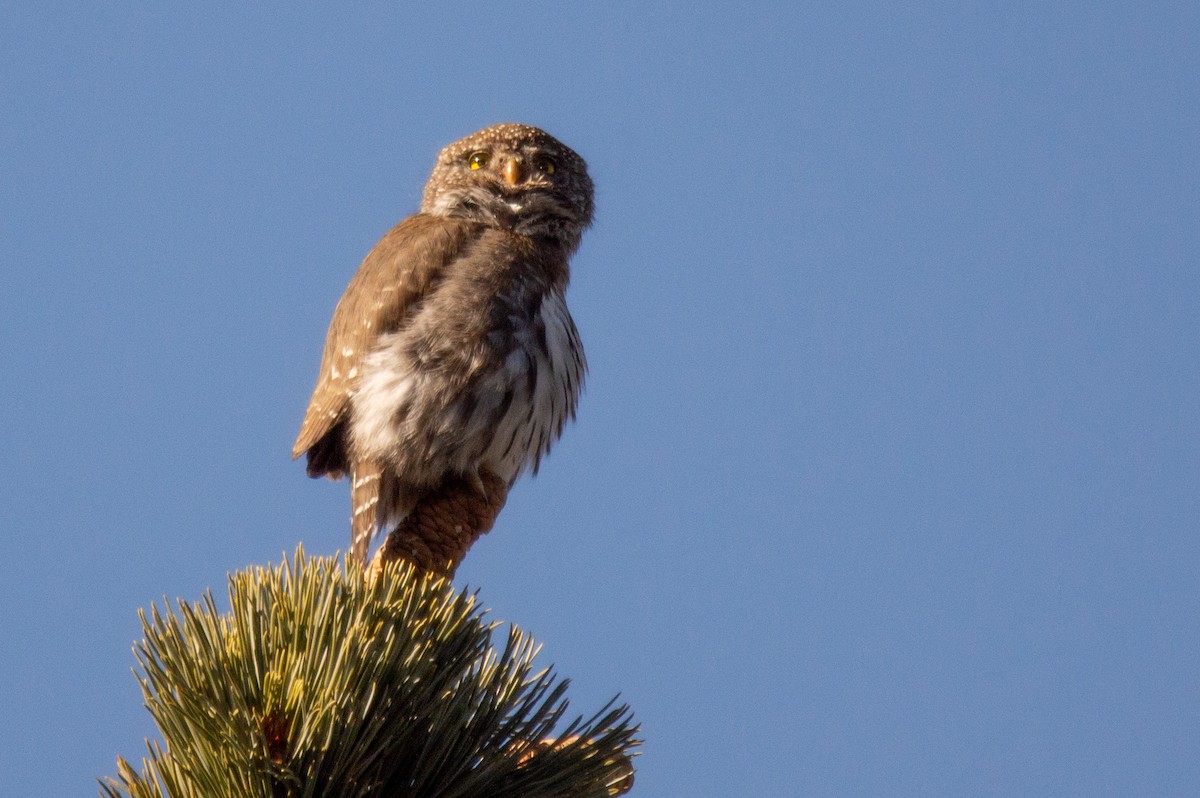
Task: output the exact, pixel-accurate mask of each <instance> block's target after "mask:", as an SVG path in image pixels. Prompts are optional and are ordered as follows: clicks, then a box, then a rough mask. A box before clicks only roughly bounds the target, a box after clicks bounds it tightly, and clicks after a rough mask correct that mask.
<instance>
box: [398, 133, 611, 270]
mask: <svg viewBox="0 0 1200 798" xmlns="http://www.w3.org/2000/svg"><path fill="white" fill-rule="evenodd" d="M593 194H594V189H593V186H592V179H591V178H590V177H589V176H588V172H587V164H586V163H584V161H583V159H582V158H580V157H579V156H578V155H577V154H576V153H575V151H574V150H572V149H571V148H570V147H568V146H567V145H565V144H563V143H562V142H561V141H559V140H558V139H556V138H554V137H553V136H551V135H550V134H549V133H546V132H545V131H544V130H539V129H538V128H536V127H530V126H529V125H514V124H504V125H493V126H491V127H487V128H484V129H483V130H480V131H479V132H478V133H472V134H471V135H469V136H467V137H466V138H464V139H460V140H459V141H456V142H454V143H453V144H450V145H448V146H447V147H445V148H444V149H443V150H442V151H441V153H440V154H439V155H438V160H437V165H436V166H434V168H433V174H432V175H430V177H429V182H428V183H426V184H425V196H424V198H423V199H422V201H421V211H422V212H423V213H428V214H433V215H435V216H454V217H457V218H463V219H471V220H474V221H478V222H483V223H484V224H489V225H492V226H495V227H500V228H504V229H506V230H512V231H513V232H516V233H520V234H522V235H529V236H536V237H544V238H551V239H554V240H557V241H559V242H560V243H562V244H563V245H565V246H566V247H567V248H568V249H570V250H574V249H575V248H576V247H578V246H579V240H580V238H581V237H582V235H583V231H584V230H585V229H587V227H588V225H590V224H591V223H592V211H593V207H594V201H593Z"/></svg>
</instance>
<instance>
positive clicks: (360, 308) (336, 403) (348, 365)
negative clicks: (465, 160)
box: [292, 214, 478, 479]
mask: <svg viewBox="0 0 1200 798" xmlns="http://www.w3.org/2000/svg"><path fill="white" fill-rule="evenodd" d="M477 227H478V225H477V224H475V223H473V222H467V221H463V220H459V219H450V218H447V217H444V216H428V215H425V214H417V215H416V216H410V217H409V218H407V219H405V220H404V221H403V222H401V223H400V224H398V225H396V226H395V227H394V228H392V230H391V232H389V233H388V234H387V235H385V236H384V237H383V238H382V239H381V240H380V242H379V243H378V244H376V245H375V248H374V249H372V250H371V251H370V252H369V253H368V254H367V257H366V258H365V259H364V260H363V262H362V265H361V266H360V267H359V268H358V272H357V273H356V274H355V275H354V278H353V279H352V280H350V285H348V286H347V287H346V293H344V294H343V295H342V298H341V301H339V302H338V304H337V308H336V309H335V310H334V311H333V320H332V321H331V322H330V323H329V333H328V334H327V335H326V337H325V351H324V353H323V354H322V355H321V373H320V375H319V376H318V377H317V387H316V389H315V390H314V391H313V395H312V399H310V400H309V403H308V412H307V413H305V415H304V423H303V424H302V425H301V426H300V434H299V435H298V436H297V438H296V444H295V445H294V446H293V447H292V459H295V458H297V457H299V456H300V455H301V454H304V453H305V452H308V455H309V457H308V474H309V476H313V477H319V476H325V475H328V476H331V477H334V478H335V479H336V478H340V477H341V476H342V474H343V473H344V472H345V471H346V470H347V468H348V466H349V463H348V462H347V460H346V441H345V423H344V422H345V421H346V418H347V416H348V414H349V410H350V396H351V394H352V392H353V391H354V388H355V386H356V385H357V384H358V379H359V373H358V371H359V367H360V365H361V363H362V358H363V356H364V355H366V354H367V352H369V351H370V349H371V347H372V345H373V344H374V342H375V340H376V338H377V337H378V336H379V335H381V334H384V333H388V332H392V331H394V330H396V329H398V328H399V327H400V326H401V325H402V324H403V323H404V317H405V314H406V313H407V312H408V309H409V307H411V306H412V304H413V303H414V302H416V301H417V300H419V299H420V298H421V297H422V296H424V295H425V293H426V292H427V291H428V290H429V289H430V287H431V286H432V285H433V284H434V283H436V282H437V280H438V279H439V278H440V276H441V273H442V270H443V268H444V267H445V265H446V263H447V262H449V261H450V260H451V259H452V258H453V257H454V256H455V255H457V254H458V252H459V251H460V250H461V249H462V247H463V245H464V244H465V243H466V241H467V239H468V238H469V237H470V235H471V232H472V230H474V229H476V228H477Z"/></svg>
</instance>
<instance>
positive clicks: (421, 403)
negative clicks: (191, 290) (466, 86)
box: [292, 124, 594, 571]
mask: <svg viewBox="0 0 1200 798" xmlns="http://www.w3.org/2000/svg"><path fill="white" fill-rule="evenodd" d="M593 194H594V191H593V186H592V180H591V178H590V177H589V176H588V171H587V165H586V164H585V163H584V161H583V159H582V158H580V157H579V156H578V155H577V154H576V153H575V152H574V151H572V150H571V149H570V148H569V147H567V146H566V145H564V144H562V143H561V142H560V141H558V140H557V139H555V138H554V137H553V136H550V135H549V134H548V133H545V132H544V131H542V130H539V129H538V128H535V127H530V126H527V125H518V124H502V125H494V126H492V127H488V128H485V129H483V130H481V131H479V132H477V133H473V134H472V135H470V136H467V137H466V138H464V139H462V140H460V141H456V142H454V143H453V144H450V145H449V146H447V147H446V148H444V149H443V150H442V151H441V153H440V154H439V155H438V158H437V163H436V165H435V166H434V169H433V173H432V175H431V176H430V178H429V181H428V183H426V185H425V191H424V195H423V198H422V201H421V207H420V212H419V213H417V214H415V215H413V216H410V217H408V218H407V219H405V220H404V221H402V222H400V224H398V225H397V226H396V227H394V228H393V229H392V230H391V231H390V232H389V233H388V234H387V235H385V236H384V237H383V239H382V240H381V241H380V242H379V243H378V244H376V245H375V248H374V249H372V250H371V251H370V253H368V254H367V256H366V258H365V259H364V260H363V262H362V265H361V266H360V267H359V269H358V272H357V273H356V274H355V275H354V277H353V279H351V281H350V284H349V286H348V287H347V288H346V292H345V294H344V295H343V296H342V298H341V301H339V302H338V304H337V307H336V309H335V310H334V312H333V320H332V321H331V322H330V325H329V332H328V334H327V336H326V339H325V349H324V353H323V354H322V357H321V367H320V374H319V376H318V378H317V386H316V389H315V390H314V391H313V395H312V399H311V400H310V402H309V405H308V411H307V413H306V414H305V417H304V422H303V424H302V425H301V428H300V433H299V436H298V437H297V439H296V443H295V446H294V447H293V449H292V456H293V458H296V457H299V456H300V455H301V454H306V455H307V458H308V475H309V476H311V477H322V476H325V477H330V478H333V479H340V478H341V477H342V476H344V475H347V474H348V475H349V477H350V485H351V489H350V493H351V522H350V526H351V546H350V551H351V556H352V557H353V558H356V559H358V560H359V561H362V562H365V561H366V556H367V552H368V549H369V547H370V543H371V540H372V538H373V537H374V536H375V535H376V534H377V533H379V532H387V531H389V530H391V531H392V535H393V536H395V537H396V539H397V540H399V541H400V542H399V543H398V544H396V545H398V546H399V547H400V549H401V551H400V552H399V557H400V558H404V559H409V560H412V561H413V562H415V563H417V564H418V565H419V566H421V567H424V568H426V569H429V570H435V571H436V570H445V569H446V568H447V567H449V568H450V569H452V568H453V564H454V562H455V561H456V560H457V559H460V558H461V556H462V555H463V554H465V550H466V547H469V546H470V543H471V541H473V540H474V538H475V537H476V536H477V535H478V534H481V533H482V532H486V531H487V530H488V528H490V526H491V523H492V520H493V519H494V518H495V513H496V512H499V509H500V507H501V506H502V505H503V502H504V499H505V497H506V496H507V491H508V489H509V487H511V486H512V484H513V483H514V482H515V481H516V480H517V478H518V477H520V476H521V475H522V474H523V473H524V472H525V471H527V470H532V471H533V472H535V473H536V471H537V469H538V465H539V463H540V461H541V458H542V457H543V456H544V455H546V454H547V453H548V452H549V451H550V447H551V445H552V444H553V443H554V442H555V441H556V440H557V439H558V438H559V436H560V435H561V434H562V431H563V425H564V424H565V423H566V421H567V420H568V419H570V418H573V417H574V415H575V407H576V403H577V401H578V398H579V393H580V389H581V387H582V384H583V379H584V373H585V371H586V361H585V359H584V353H583V347H582V344H581V343H580V340H579V333H578V331H577V330H576V328H575V322H574V321H573V320H572V318H571V314H570V312H569V311H568V310H567V305H566V299H565V295H564V294H565V291H566V288H567V282H568V279H569V276H570V272H569V268H568V267H569V261H570V258H571V256H572V255H573V254H574V252H575V251H576V249H578V247H579V243H580V239H581V237H582V235H583V232H584V230H586V229H587V227H588V226H589V225H590V224H591V221H592V214H593V207H594V200H593ZM464 526H466V527H468V528H467V529H465V530H464V529H463V527H464ZM471 527H476V528H471ZM448 538H449V539H450V543H447V542H446V540H447V539H448ZM388 543H392V537H391V536H389V539H388ZM386 546H387V544H385V547H386ZM442 560H450V561H451V562H450V563H445V562H442Z"/></svg>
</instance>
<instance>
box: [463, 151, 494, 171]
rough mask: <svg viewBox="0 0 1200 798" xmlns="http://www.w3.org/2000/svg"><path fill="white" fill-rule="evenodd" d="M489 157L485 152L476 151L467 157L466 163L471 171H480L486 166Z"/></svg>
mask: <svg viewBox="0 0 1200 798" xmlns="http://www.w3.org/2000/svg"><path fill="white" fill-rule="evenodd" d="M490 157H491V156H490V155H488V153H487V152H486V151H485V150H477V151H476V152H473V153H471V154H470V156H468V157H467V163H468V164H470V166H471V168H472V169H482V168H483V167H485V166H487V162H488V159H489V158H490Z"/></svg>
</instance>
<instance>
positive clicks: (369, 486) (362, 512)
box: [350, 463, 380, 565]
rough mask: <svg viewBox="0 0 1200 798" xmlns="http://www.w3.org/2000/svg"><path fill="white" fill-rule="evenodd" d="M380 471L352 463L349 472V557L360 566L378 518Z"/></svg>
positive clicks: (368, 465)
mask: <svg viewBox="0 0 1200 798" xmlns="http://www.w3.org/2000/svg"><path fill="white" fill-rule="evenodd" d="M379 480H380V473H379V467H378V466H376V465H375V464H374V463H355V464H354V465H353V466H352V467H351V469H350V556H351V557H353V558H354V559H356V560H358V561H359V562H360V563H362V564H363V565H366V563H367V550H368V549H369V548H370V546H371V538H372V537H373V536H374V535H375V529H376V527H377V526H378V518H379V488H380V485H379Z"/></svg>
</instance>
